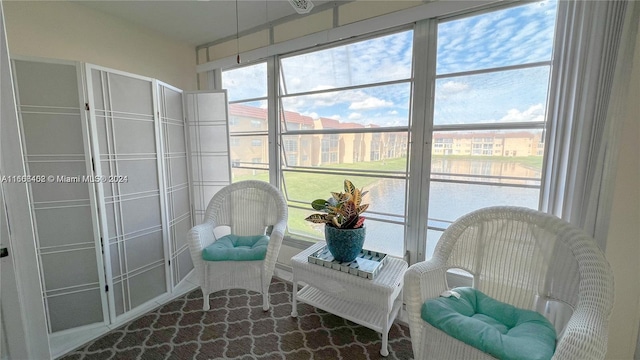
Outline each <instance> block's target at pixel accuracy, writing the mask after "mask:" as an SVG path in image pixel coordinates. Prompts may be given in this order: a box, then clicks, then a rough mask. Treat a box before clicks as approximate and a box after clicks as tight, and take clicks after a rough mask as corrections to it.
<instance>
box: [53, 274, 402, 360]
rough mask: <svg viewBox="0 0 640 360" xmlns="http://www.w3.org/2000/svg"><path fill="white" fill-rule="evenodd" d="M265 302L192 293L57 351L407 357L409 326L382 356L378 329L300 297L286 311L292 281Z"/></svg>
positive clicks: (74, 357)
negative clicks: (205, 299) (205, 298)
mask: <svg viewBox="0 0 640 360" xmlns="http://www.w3.org/2000/svg"><path fill="white" fill-rule="evenodd" d="M269 292H270V294H271V305H272V308H271V309H270V310H269V311H267V312H264V311H262V298H261V296H260V295H259V294H258V293H254V292H247V291H245V290H228V291H220V292H217V293H215V294H211V296H210V301H211V310H209V311H206V312H205V311H203V310H202V292H201V291H200V290H199V289H198V290H193V291H192V292H190V293H188V294H186V295H184V296H182V297H180V298H178V299H175V300H173V301H172V302H170V303H168V304H166V305H164V306H161V307H159V308H157V309H155V310H153V311H151V312H149V313H147V314H145V315H143V316H141V317H140V318H138V319H136V320H134V321H132V322H130V323H128V324H126V325H123V326H122V327H120V328H118V329H116V330H113V331H111V332H109V333H107V334H106V335H104V336H102V337H100V338H98V339H96V340H94V341H92V342H90V343H88V344H86V345H84V346H82V347H81V348H79V349H76V350H75V351H72V352H70V353H68V354H67V355H65V356H63V357H61V358H60V359H64V360H80V359H152V360H155V359H344V360H358V359H390V360H393V359H411V358H412V357H413V353H412V350H411V342H410V338H409V329H408V328H407V327H405V326H401V325H398V324H394V325H393V327H392V328H391V331H390V333H389V356H387V357H386V358H384V357H382V356H381V355H380V345H381V343H382V340H381V335H380V334H378V333H376V332H375V331H373V330H370V329H367V328H365V327H362V326H360V325H357V324H355V323H353V322H351V321H348V320H344V319H342V318H340V317H337V316H335V315H332V314H329V313H327V312H324V311H322V310H319V309H316V308H314V307H312V306H309V305H306V304H300V305H299V306H298V312H299V315H298V318H297V319H295V318H292V317H291V292H292V286H291V284H289V283H286V282H284V281H281V280H275V279H274V281H273V282H272V283H271V287H270V289H269Z"/></svg>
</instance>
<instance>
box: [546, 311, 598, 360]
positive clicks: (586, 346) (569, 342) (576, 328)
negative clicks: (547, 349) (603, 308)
mask: <svg viewBox="0 0 640 360" xmlns="http://www.w3.org/2000/svg"><path fill="white" fill-rule="evenodd" d="M608 324H609V321H608V316H607V315H605V314H602V313H597V312H594V311H593V309H590V308H589V307H588V306H582V307H580V306H579V307H578V308H576V309H575V311H574V312H573V315H572V316H571V318H570V319H569V322H568V323H567V327H566V328H565V330H564V332H563V334H562V337H561V338H560V339H559V340H558V343H557V344H556V350H555V353H554V355H553V358H552V359H554V360H561V359H563V360H564V359H584V360H596V359H604V358H605V356H606V353H607V333H608V327H609V325H608Z"/></svg>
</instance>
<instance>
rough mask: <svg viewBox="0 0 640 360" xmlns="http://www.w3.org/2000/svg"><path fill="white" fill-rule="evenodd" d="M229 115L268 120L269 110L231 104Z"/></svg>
mask: <svg viewBox="0 0 640 360" xmlns="http://www.w3.org/2000/svg"><path fill="white" fill-rule="evenodd" d="M229 115H233V116H246V117H251V118H256V119H262V120H266V119H267V109H263V108H259V107H255V106H247V105H243V104H229Z"/></svg>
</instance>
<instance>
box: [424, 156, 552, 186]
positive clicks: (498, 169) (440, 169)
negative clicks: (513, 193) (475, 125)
mask: <svg viewBox="0 0 640 360" xmlns="http://www.w3.org/2000/svg"><path fill="white" fill-rule="evenodd" d="M431 173H432V178H433V179H458V180H460V179H467V178H468V179H471V178H476V179H477V178H478V177H480V178H481V181H488V182H496V183H509V184H518V185H539V183H540V181H539V180H540V177H541V174H542V171H541V168H540V167H539V166H534V165H527V164H525V163H523V162H520V161H517V160H516V161H495V160H491V159H477V160H476V159H446V158H444V159H443V158H434V159H433V160H432V162H431ZM465 175H472V176H465ZM485 176H486V177H489V178H483V177H485ZM500 177H503V178H508V179H500ZM513 178H520V179H513Z"/></svg>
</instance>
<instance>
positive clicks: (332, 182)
mask: <svg viewBox="0 0 640 360" xmlns="http://www.w3.org/2000/svg"><path fill="white" fill-rule="evenodd" d="M443 159H447V160H461V161H469V160H473V161H491V162H508V163H516V164H520V165H521V166H524V167H527V168H531V169H536V170H541V169H542V157H539V156H530V157H496V156H455V155H448V156H433V160H443ZM406 164H407V160H406V158H398V159H391V160H384V161H370V162H359V163H355V164H336V165H330V166H323V167H322V168H323V169H343V170H344V171H345V172H348V171H349V170H365V171H367V170H368V171H372V172H374V173H375V172H376V171H397V172H404V171H405V169H406V166H407V165H406ZM345 178H348V179H349V180H351V182H353V184H354V185H355V186H357V187H359V188H364V190H365V191H366V190H367V188H368V187H370V186H371V185H372V184H374V183H375V182H376V181H378V180H379V179H378V178H376V177H371V176H366V174H363V175H357V176H355V175H347V176H345V175H338V174H336V175H334V174H321V175H319V174H309V173H300V172H286V173H285V182H286V192H287V196H288V198H289V199H293V200H299V201H303V202H304V203H306V204H308V203H310V202H311V201H313V200H315V199H326V198H328V197H329V196H331V194H330V193H331V192H332V191H333V192H341V191H343V182H344V179H345ZM249 179H253V180H262V181H269V175H268V172H267V171H258V174H256V175H242V176H237V177H235V178H234V180H233V181H234V182H237V181H241V180H249ZM310 213H311V212H310V211H304V210H301V209H294V208H289V227H290V228H291V229H295V231H296V232H300V233H304V234H308V235H311V236H315V237H318V236H321V235H322V233H321V231H320V230H319V229H321V227H319V226H317V225H316V226H315V227H314V225H313V224H312V223H310V222H307V221H305V220H304V218H305V217H307V215H308V214H310Z"/></svg>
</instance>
